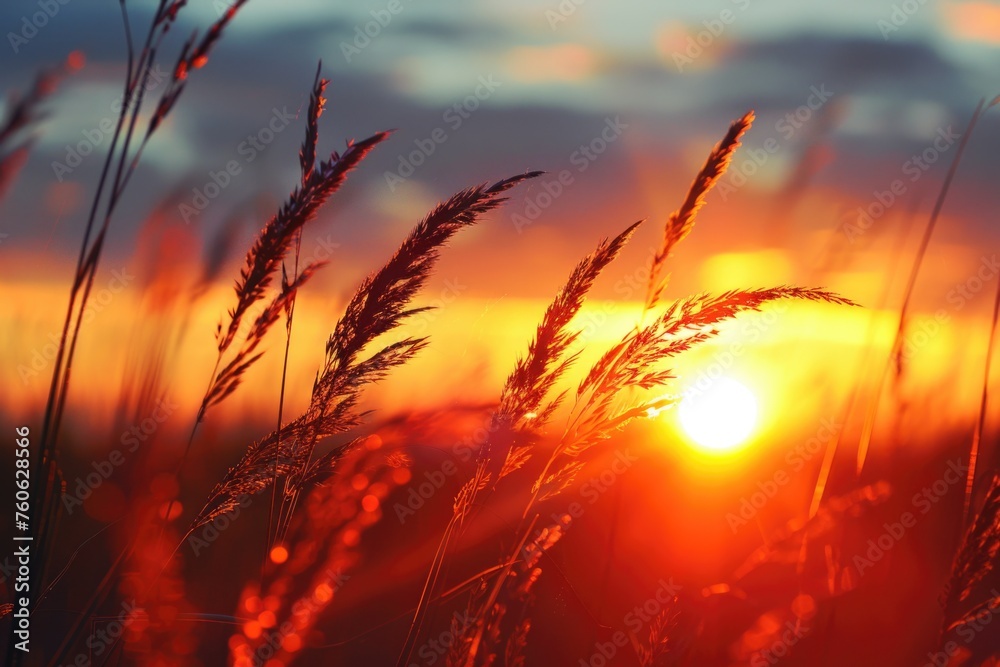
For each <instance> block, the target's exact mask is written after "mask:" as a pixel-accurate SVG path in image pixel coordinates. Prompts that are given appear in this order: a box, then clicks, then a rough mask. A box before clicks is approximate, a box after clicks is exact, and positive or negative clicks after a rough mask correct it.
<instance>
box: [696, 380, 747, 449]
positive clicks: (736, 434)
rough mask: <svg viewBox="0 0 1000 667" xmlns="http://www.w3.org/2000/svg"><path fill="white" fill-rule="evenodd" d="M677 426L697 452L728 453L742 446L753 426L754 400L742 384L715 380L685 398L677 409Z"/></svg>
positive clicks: (733, 381)
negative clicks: (695, 446)
mask: <svg viewBox="0 0 1000 667" xmlns="http://www.w3.org/2000/svg"><path fill="white" fill-rule="evenodd" d="M678 414H679V417H680V421H681V426H683V427H684V432H685V433H687V435H688V437H689V438H691V440H692V441H694V443H695V444H696V445H697V446H698V447H699V448H701V449H705V450H709V451H713V452H728V451H732V450H734V449H736V448H738V447H739V446H740V445H742V444H743V443H744V442H745V441H746V439H747V437H748V436H749V435H750V433H751V432H752V431H753V429H754V426H755V425H756V423H757V399H756V398H755V397H754V395H753V392H751V391H750V390H749V389H747V387H746V385H744V384H742V383H740V382H737V381H736V380H733V379H732V378H726V377H723V378H719V379H717V380H715V381H714V382H712V384H711V385H710V386H708V387H707V388H706V389H704V390H701V391H693V392H690V393H688V394H687V395H685V397H684V399H683V400H682V401H681V404H680V407H679V409H678Z"/></svg>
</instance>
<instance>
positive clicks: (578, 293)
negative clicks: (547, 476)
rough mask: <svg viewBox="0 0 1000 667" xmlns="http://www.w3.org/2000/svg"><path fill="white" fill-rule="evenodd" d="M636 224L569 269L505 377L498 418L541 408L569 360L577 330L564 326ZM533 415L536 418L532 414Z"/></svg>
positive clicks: (512, 419)
mask: <svg viewBox="0 0 1000 667" xmlns="http://www.w3.org/2000/svg"><path fill="white" fill-rule="evenodd" d="M640 224H642V221H639V222H636V223H635V224H633V225H631V226H630V227H628V229H626V230H625V231H623V232H622V233H621V234H619V235H618V236H616V237H615V238H613V239H611V240H607V239H605V240H603V241H601V243H600V244H599V245H598V246H597V249H596V250H594V252H592V253H591V254H590V255H588V256H587V257H585V258H584V259H583V260H581V261H580V263H579V264H577V265H576V267H575V268H574V269H573V272H572V273H571V274H570V276H569V279H568V280H567V281H566V284H565V285H564V286H563V288H562V289H561V290H560V291H559V294H557V295H556V297H555V299H554V300H553V301H552V303H551V304H549V307H548V308H547V309H546V310H545V315H544V316H543V317H542V321H541V323H540V324H539V325H538V329H537V331H536V332H535V338H534V340H532V342H531V343H530V345H529V346H528V354H527V356H525V357H524V358H521V359H518V361H517V363H516V364H515V366H514V371H513V372H512V373H511V374H510V376H509V377H508V378H507V382H506V384H505V385H504V388H503V393H502V394H501V397H500V407H499V408H498V409H497V415H498V417H499V418H500V419H502V420H504V421H506V422H507V423H509V424H510V425H512V426H516V425H517V424H519V423H520V422H522V420H524V419H525V416H526V415H529V414H532V413H537V412H538V411H539V410H540V409H541V405H542V402H543V401H544V400H545V397H546V395H547V394H548V393H549V390H550V389H551V388H552V386H553V384H555V382H556V381H557V380H558V379H559V377H560V376H561V375H562V374H563V373H564V372H565V371H566V370H567V368H568V367H569V363H570V362H571V361H572V359H573V358H572V357H571V358H570V359H568V360H567V359H564V357H565V353H566V351H567V350H568V349H569V347H570V346H571V345H572V344H573V342H574V341H575V340H576V339H577V336H579V332H575V331H570V330H569V329H568V327H569V323H570V322H571V321H572V319H573V318H574V317H575V316H576V314H577V313H578V312H579V311H580V308H581V307H582V306H583V301H584V299H585V298H586V296H587V294H588V293H589V292H590V288H591V287H592V286H593V284H594V281H595V280H597V277H598V276H599V275H600V274H601V271H603V270H604V267H606V266H607V265H608V264H609V263H611V261H612V260H613V259H614V258H615V257H617V256H618V253H620V252H621V250H622V248H624V247H625V244H626V243H628V241H629V239H630V238H632V235H633V234H634V233H635V230H636V228H637V227H638V226H639V225H640ZM534 419H535V420H537V419H538V417H537V415H536V417H534ZM535 423H536V424H537V423H538V421H535Z"/></svg>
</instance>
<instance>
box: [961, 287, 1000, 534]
mask: <svg viewBox="0 0 1000 667" xmlns="http://www.w3.org/2000/svg"><path fill="white" fill-rule="evenodd" d="M998 319H1000V284H998V285H997V290H996V295H995V296H994V297H993V319H992V320H990V333H989V336H988V337H987V339H986V364H985V368H984V369H983V389H982V392H980V396H979V417H978V419H977V420H976V429H975V431H973V433H972V446H971V448H970V449H969V474H968V477H967V478H966V482H965V501H964V502H963V504H962V524H961V525H963V526H964V525H965V523H966V521H967V520H968V518H969V511H970V509H971V508H972V492H973V491H974V490H975V485H976V464H977V463H978V461H979V449H980V445H981V443H982V441H983V429H984V428H985V426H986V406H987V404H988V403H989V396H990V371H991V370H992V367H993V339H994V338H995V337H996V333H997V321H998Z"/></svg>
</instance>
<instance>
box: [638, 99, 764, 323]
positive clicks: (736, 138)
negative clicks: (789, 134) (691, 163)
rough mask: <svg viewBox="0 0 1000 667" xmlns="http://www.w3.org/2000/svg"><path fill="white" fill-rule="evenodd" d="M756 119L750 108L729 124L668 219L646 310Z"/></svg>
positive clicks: (652, 269)
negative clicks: (676, 248) (672, 258)
mask: <svg viewBox="0 0 1000 667" xmlns="http://www.w3.org/2000/svg"><path fill="white" fill-rule="evenodd" d="M753 121H754V113H753V111H748V112H747V113H746V114H744V115H743V117H742V118H740V119H739V120H736V121H734V122H733V124H732V125H730V126H729V130H728V131H727V132H726V136H724V137H723V138H722V141H720V142H719V143H718V144H716V145H715V148H713V149H712V152H711V153H709V155H708V160H706V161H705V165H704V166H703V167H702V168H701V171H699V172H698V175H697V176H696V177H695V179H694V182H693V183H691V187H690V188H688V192H687V196H686V197H685V198H684V203H682V204H681V207H680V208H679V209H677V210H676V211H674V212H673V213H671V214H670V217H669V218H667V223H666V226H665V227H664V230H663V242H662V243H661V244H660V248H659V250H657V251H656V254H655V255H654V256H653V265H652V267H650V272H649V286H648V288H647V291H646V310H650V309H652V308H654V307H655V306H656V304H657V303H659V301H660V297H661V296H662V295H663V291H664V290H665V289H666V287H667V281H668V279H669V275H668V274H665V273H664V271H665V268H666V264H667V259H668V258H669V257H670V252H671V251H672V250H673V249H674V246H676V245H677V244H678V243H680V242H681V240H683V239H684V237H685V236H687V235H688V233H689V232H690V231H691V228H692V227H694V222H695V217H696V216H697V215H698V210H699V209H701V207H702V206H704V205H705V197H706V195H708V192H709V191H710V190H711V189H712V186H714V185H715V183H716V182H717V181H718V180H719V179H720V178H722V175H723V174H725V173H726V169H727V168H728V167H729V163H730V162H731V161H732V159H733V153H735V152H736V149H737V148H738V147H739V145H740V138H741V137H742V136H743V134H744V133H745V132H746V131H747V130H749V129H750V126H751V125H752V124H753Z"/></svg>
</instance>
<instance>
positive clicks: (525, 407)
mask: <svg viewBox="0 0 1000 667" xmlns="http://www.w3.org/2000/svg"><path fill="white" fill-rule="evenodd" d="M640 224H641V221H640V222H636V223H635V224H633V225H631V226H629V227H628V228H627V229H626V230H625V231H623V232H622V233H621V234H619V235H618V236H616V237H615V238H614V239H611V240H607V239H605V240H603V241H601V243H600V244H598V246H597V248H596V249H595V250H594V252H592V253H591V254H590V255H588V256H587V257H585V258H583V260H581V261H580V262H579V263H578V264H577V265H576V267H575V268H574V269H573V271H572V273H570V276H569V279H568V280H567V281H566V284H565V285H563V287H562V289H560V290H559V293H558V294H556V297H555V299H553V301H552V303H550V304H549V306H548V308H546V310H545V314H544V316H543V317H542V322H541V324H539V326H538V329H537V330H536V332H535V338H534V339H533V340H532V342H531V343H530V344H529V346H528V354H527V356H526V357H524V358H521V359H518V361H517V363H516V364H515V367H514V370H513V372H512V373H511V374H510V376H509V377H508V378H507V381H506V383H505V384H504V388H503V391H502V393H501V396H500V403H499V406H498V408H497V410H496V411H495V412H494V414H493V416H492V428H491V431H492V433H493V435H492V437H491V438H490V440H489V441H487V442H486V444H485V445H484V446H483V448H482V449H481V450H480V451H479V454H478V457H477V465H476V472H475V474H474V475H473V477H472V478H470V479H469V480H468V481H467V482H466V483H465V484H464V485H463V486H462V488H461V489H460V491H459V493H458V494H457V495H456V497H455V502H454V506H453V513H452V517H451V519H450V520H449V522H448V525H447V526H446V527H445V530H444V534H443V535H442V536H441V541H440V542H439V544H438V548H437V551H436V552H435V554H434V557H433V558H432V560H431V565H430V568H429V569H428V573H427V578H426V580H425V581H424V588H423V591H422V593H421V597H420V601H419V603H418V604H417V610H416V613H415V614H414V617H413V621H412V623H411V624H410V630H409V633H408V634H407V638H406V640H405V642H404V643H403V648H402V650H401V652H400V659H399V662H398V664H400V665H402V664H407V661H408V660H409V658H410V652H411V651H412V649H413V647H414V645H415V643H416V640H417V637H418V636H419V633H420V630H421V626H422V623H423V618H424V615H425V614H426V612H427V605H428V604H429V602H430V600H431V598H432V597H433V593H434V591H435V589H436V588H437V585H438V577H439V575H440V573H441V570H442V567H443V565H444V561H445V558H446V557H447V554H448V547H449V543H450V541H451V538H452V536H453V535H454V533H455V531H456V530H458V529H459V528H460V526H461V525H462V523H463V522H464V520H465V518H466V517H467V516H468V514H469V512H470V511H471V510H472V507H473V505H474V504H475V502H476V499H477V497H478V495H479V493H480V492H481V491H483V490H484V489H486V488H487V486H488V485H489V483H490V482H491V481H493V482H494V483H495V482H497V481H499V480H500V479H502V478H503V477H505V476H507V475H508V474H510V473H512V472H514V471H515V470H517V469H518V468H520V467H522V466H523V465H524V464H525V463H527V461H528V459H529V458H530V456H531V449H532V448H531V447H529V446H520V447H518V446H515V444H514V442H513V440H512V439H510V438H505V436H508V435H510V434H511V432H512V431H514V430H517V429H520V428H524V427H527V428H528V430H531V429H535V428H537V427H539V426H540V425H541V424H544V423H545V422H546V421H547V419H548V417H549V416H550V415H551V413H552V412H553V411H554V409H555V408H556V406H557V405H558V403H559V399H558V398H557V399H555V400H553V401H551V402H550V403H549V405H548V406H546V407H545V408H542V407H541V405H542V402H543V401H544V400H545V397H546V395H547V394H548V393H549V390H550V389H551V387H552V385H553V384H555V382H556V381H557V380H558V379H559V378H560V377H561V376H562V374H563V373H565V371H566V370H567V369H568V368H569V366H570V364H571V363H572V361H573V359H574V358H575V357H574V356H570V357H568V358H567V357H566V352H567V351H568V349H569V347H570V346H571V345H572V344H573V342H574V341H575V340H576V339H577V337H578V335H579V333H578V332H575V331H570V330H569V324H570V322H571V321H572V320H573V318H574V317H575V316H576V314H577V313H578V312H579V311H580V308H581V307H582V306H583V302H584V299H585V298H586V296H587V293H588V292H590V289H591V287H592V286H593V284H594V281H595V280H596V279H597V278H598V276H599V275H600V274H601V272H602V271H603V270H604V268H605V267H606V266H607V265H608V264H609V263H610V262H611V261H612V260H613V259H614V258H615V257H617V256H618V253H619V252H621V250H622V248H624V247H625V244H626V243H628V240H629V239H630V238H631V237H632V234H633V233H634V232H635V230H636V228H637V227H638V226H639V225H640ZM501 439H506V440H507V444H508V446H509V449H508V450H507V451H506V452H493V446H494V444H496V443H495V441H498V440H501Z"/></svg>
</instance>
